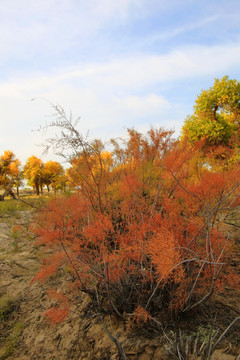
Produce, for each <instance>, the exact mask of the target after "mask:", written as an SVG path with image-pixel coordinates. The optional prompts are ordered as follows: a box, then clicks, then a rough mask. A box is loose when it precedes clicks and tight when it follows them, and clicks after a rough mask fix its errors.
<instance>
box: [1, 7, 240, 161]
mask: <svg viewBox="0 0 240 360" xmlns="http://www.w3.org/2000/svg"><path fill="white" fill-rule="evenodd" d="M239 19H240V1H239V0H228V2H226V1H222V0H208V1H205V0H202V1H199V0H194V1H193V0H181V1H180V0H168V1H166V0H164V1H162V0H118V1H116V0H88V1H86V0H84V1H83V0H41V1H35V2H34V1H32V0H21V1H19V0H2V1H1V2H0V111H1V117H0V125H1V131H0V154H1V153H2V152H3V151H4V150H5V149H10V150H12V151H13V152H14V153H15V154H16V156H17V157H18V158H19V159H20V160H21V161H22V163H23V164H24V162H25V161H26V159H27V158H28V157H29V156H31V155H33V154H34V155H36V156H39V157H41V152H42V150H41V148H40V147H39V146H36V144H40V143H41V142H42V141H43V140H44V134H42V133H39V132H34V131H32V130H35V129H37V128H39V126H41V125H44V124H45V123H46V122H47V121H49V120H51V114H52V113H53V111H52V109H51V107H50V106H49V103H48V102H47V101H49V102H52V103H54V104H60V105H62V106H63V107H64V108H65V109H66V111H70V110H71V111H72V112H73V115H74V116H76V117H77V116H81V120H80V123H79V127H80V130H81V131H82V132H83V133H84V134H85V133H86V132H87V131H88V130H89V131H90V134H91V136H92V137H100V138H102V139H104V140H107V139H109V138H111V137H116V136H121V135H124V133H125V132H126V129H127V128H128V127H135V128H136V129H138V130H140V131H143V132H144V131H146V130H148V129H149V127H150V126H151V125H152V126H156V127H160V126H162V127H166V128H171V129H173V128H174V129H175V130H176V133H177V134H179V132H180V129H181V126H182V125H183V122H184V119H185V117H186V116H187V115H188V114H190V113H191V112H192V107H193V105H194V100H195V99H196V96H197V95H198V94H199V93H200V91H201V89H207V88H208V87H210V86H212V84H213V82H214V78H216V77H217V78H220V77H222V76H224V75H229V77H230V78H235V79H237V80H239V79H240V70H239V69H240V22H239ZM32 98H36V100H35V101H31V99H32ZM39 98H44V99H46V100H47V101H43V100H40V99H39ZM45 137H46V135H45ZM52 157H53V156H52V154H51V153H50V154H49V155H48V156H47V157H46V156H45V157H42V159H43V160H44V161H46V160H47V159H50V158H52Z"/></svg>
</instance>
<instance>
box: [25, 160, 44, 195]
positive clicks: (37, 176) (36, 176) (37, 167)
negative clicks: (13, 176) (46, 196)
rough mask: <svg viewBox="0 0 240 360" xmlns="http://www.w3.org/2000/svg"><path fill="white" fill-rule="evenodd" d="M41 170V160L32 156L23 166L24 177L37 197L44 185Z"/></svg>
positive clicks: (42, 165)
mask: <svg viewBox="0 0 240 360" xmlns="http://www.w3.org/2000/svg"><path fill="white" fill-rule="evenodd" d="M43 169H44V164H43V162H42V160H41V159H39V158H37V157H36V156H34V155H33V156H31V157H29V158H28V160H27V162H26V164H25V166H24V176H25V178H26V179H27V180H28V184H29V185H30V186H32V187H33V188H34V189H35V191H36V194H37V195H39V194H40V190H42V187H43V185H44V177H43Z"/></svg>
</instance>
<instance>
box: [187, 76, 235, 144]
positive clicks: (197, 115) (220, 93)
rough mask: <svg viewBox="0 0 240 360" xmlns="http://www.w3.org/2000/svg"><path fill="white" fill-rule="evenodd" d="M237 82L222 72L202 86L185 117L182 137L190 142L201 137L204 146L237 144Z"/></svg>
mask: <svg viewBox="0 0 240 360" xmlns="http://www.w3.org/2000/svg"><path fill="white" fill-rule="evenodd" d="M239 121H240V82H239V81H237V80H232V79H229V77H228V76H224V77H223V78H222V79H215V82H214V85H213V86H212V87H210V88H209V89H208V90H202V92H201V93H200V95H199V96H198V97H197V99H196V102H195V106H194V113H193V114H192V115H190V116H188V117H187V119H186V120H185V123H184V126H183V128H182V137H183V138H187V139H188V141H189V142H190V143H195V142H196V141H198V140H200V139H205V141H206V142H205V149H207V150H209V148H212V147H217V146H226V147H228V148H231V149H232V148H234V146H238V147H239V135H240V133H239V132H240V127H239Z"/></svg>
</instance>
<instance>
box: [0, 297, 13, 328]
mask: <svg viewBox="0 0 240 360" xmlns="http://www.w3.org/2000/svg"><path fill="white" fill-rule="evenodd" d="M15 308H16V300H13V299H11V298H10V297H9V296H7V295H4V296H2V297H1V298H0V323H1V322H3V321H6V320H7V318H8V317H9V315H10V314H11V313H12V312H13V311H14V310H15Z"/></svg>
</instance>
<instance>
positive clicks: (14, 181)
mask: <svg viewBox="0 0 240 360" xmlns="http://www.w3.org/2000/svg"><path fill="white" fill-rule="evenodd" d="M20 165H21V163H20V161H19V160H18V159H17V158H16V157H15V155H14V153H13V152H12V151H10V150H6V151H4V153H3V155H2V156H1V157H0V187H1V188H2V189H3V190H4V193H3V194H2V195H1V197H0V200H4V197H5V196H6V195H8V194H9V195H11V196H12V197H13V199H16V196H15V193H14V190H13V188H14V187H15V186H16V187H17V188H18V186H19V185H20V179H21V172H20Z"/></svg>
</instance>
